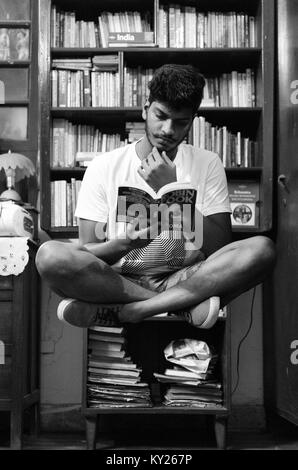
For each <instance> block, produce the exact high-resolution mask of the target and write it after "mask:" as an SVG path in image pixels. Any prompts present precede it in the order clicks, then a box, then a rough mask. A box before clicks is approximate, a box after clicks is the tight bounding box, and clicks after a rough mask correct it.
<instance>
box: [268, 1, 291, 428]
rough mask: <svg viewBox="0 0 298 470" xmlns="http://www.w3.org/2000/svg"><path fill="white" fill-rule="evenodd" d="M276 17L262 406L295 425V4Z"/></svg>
mask: <svg viewBox="0 0 298 470" xmlns="http://www.w3.org/2000/svg"><path fill="white" fill-rule="evenodd" d="M277 13H278V14H277V18H278V103H277V107H276V109H277V111H278V114H277V140H276V147H277V175H276V177H277V182H278V181H279V184H276V188H277V194H276V196H277V200H276V202H277V207H276V209H277V213H276V220H277V227H276V231H277V240H276V245H277V264H276V267H275V271H274V275H273V276H272V279H270V280H268V282H267V286H266V296H265V308H264V314H265V324H264V331H265V337H264V344H265V381H264V385H265V405H266V407H267V408H269V409H270V410H274V411H277V412H278V414H280V415H281V416H283V417H284V418H287V419H288V420H290V421H292V422H293V423H295V424H298V373H297V372H298V365H297V344H298V343H297V340H298V315H297V305H298V290H297V279H298V222H297V216H296V215H297V212H298V158H297V148H298V134H297V126H298V99H297V96H298V93H297V90H298V86H297V85H298V60H297V50H298V28H297V24H298V3H297V1H296V0H279V1H278V12H277ZM279 176H281V179H280V180H278V177H279Z"/></svg>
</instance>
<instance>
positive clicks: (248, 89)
mask: <svg viewBox="0 0 298 470" xmlns="http://www.w3.org/2000/svg"><path fill="white" fill-rule="evenodd" d="M76 64H77V67H78V69H77V70H74V67H75V66H76ZM80 64H83V62H82V61H80V62H76V60H73V61H72V62H69V61H65V62H64V64H63V63H62V62H60V63H59V65H58V64H57V62H56V63H55V66H56V68H54V69H52V71H51V92H52V106H53V107H117V106H120V101H121V98H120V93H121V91H120V77H119V73H118V72H117V71H116V72H111V71H102V70H100V69H99V68H98V69H97V70H95V69H94V68H93V69H92V70H90V69H89V67H86V68H84V69H83V70H82V69H80V67H82V65H80ZM67 67H68V68H69V69H67ZM153 72H154V70H153V69H152V68H144V67H141V66H138V67H135V68H130V67H126V66H125V67H124V83H123V90H122V93H123V96H124V106H127V107H135V106H143V104H144V103H145V101H146V99H147V97H148V83H149V81H150V80H151V78H152V75H153ZM201 106H202V107H254V106H256V89H255V73H254V70H253V69H250V68H247V69H246V70H245V72H237V71H236V70H233V71H232V72H230V73H223V74H221V75H220V76H217V77H206V86H205V87H204V95H203V100H202V103H201Z"/></svg>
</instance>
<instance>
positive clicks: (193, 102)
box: [148, 64, 205, 113]
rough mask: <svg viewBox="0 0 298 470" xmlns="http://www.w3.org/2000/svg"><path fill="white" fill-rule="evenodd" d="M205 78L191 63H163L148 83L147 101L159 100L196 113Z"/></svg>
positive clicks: (201, 96) (172, 106)
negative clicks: (190, 109)
mask: <svg viewBox="0 0 298 470" xmlns="http://www.w3.org/2000/svg"><path fill="white" fill-rule="evenodd" d="M204 86H205V79H204V77H203V75H202V74H200V73H199V71H198V70H197V69H196V68H195V67H193V66H192V65H181V64H165V65H162V66H161V67H159V68H158V69H157V70H156V71H155V72H154V75H153V77H152V80H151V81H150V82H149V84H148V88H149V92H150V93H149V98H148V100H149V103H150V104H151V103H152V101H160V102H163V103H167V104H168V105H169V106H170V107H171V108H174V109H179V108H181V107H188V108H192V110H193V112H194V113H196V112H197V110H198V108H199V106H200V104H201V101H202V98H203V89H204Z"/></svg>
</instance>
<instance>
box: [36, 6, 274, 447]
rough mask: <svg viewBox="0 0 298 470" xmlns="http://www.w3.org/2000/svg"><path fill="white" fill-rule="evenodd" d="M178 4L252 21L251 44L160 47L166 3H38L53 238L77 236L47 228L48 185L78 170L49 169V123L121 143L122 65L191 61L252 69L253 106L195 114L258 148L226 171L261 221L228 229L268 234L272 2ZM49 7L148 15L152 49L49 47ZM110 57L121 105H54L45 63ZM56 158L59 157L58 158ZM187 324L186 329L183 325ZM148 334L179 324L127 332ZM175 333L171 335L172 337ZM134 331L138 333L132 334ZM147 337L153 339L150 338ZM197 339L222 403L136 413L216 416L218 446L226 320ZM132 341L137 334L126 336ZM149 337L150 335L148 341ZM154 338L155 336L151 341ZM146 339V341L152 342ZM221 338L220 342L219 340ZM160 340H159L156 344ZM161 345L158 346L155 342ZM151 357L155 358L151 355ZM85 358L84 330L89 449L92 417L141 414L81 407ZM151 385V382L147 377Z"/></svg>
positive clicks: (90, 15) (206, 66)
mask: <svg viewBox="0 0 298 470" xmlns="http://www.w3.org/2000/svg"><path fill="white" fill-rule="evenodd" d="M176 3H177V4H179V5H181V6H188V5H190V6H195V7H196V8H197V10H198V11H200V12H202V13H206V12H208V11H213V12H216V11H220V12H226V13H227V12H232V11H234V12H237V13H238V14H240V13H244V14H247V15H248V16H254V17H255V25H256V26H255V37H256V40H255V43H254V45H253V46H251V47H243V45H242V46H241V45H240V47H206V46H204V47H201V48H198V47H179V48H178V47H160V44H161V38H160V36H159V31H160V29H159V26H158V25H159V21H158V19H159V16H158V11H159V8H160V5H166V6H167V7H169V6H170V5H172V4H173V2H171V1H170V0H164V1H163V2H162V1H161V0H144V1H142V2H139V1H137V0H129V1H127V2H125V3H124V2H121V1H120V0H102V1H101V2H100V6H99V4H98V2H97V1H95V0H86V1H85V2H83V3H82V2H81V1H79V0H53V1H50V0H39V5H40V35H39V43H40V54H39V70H40V97H41V114H40V115H41V140H40V148H41V207H42V210H41V227H42V228H43V229H44V230H45V231H46V232H48V233H49V235H50V236H52V237H57V238H62V237H66V238H73V237H77V234H78V232H77V227H75V226H53V224H52V223H51V207H52V203H53V198H52V195H51V182H54V181H56V180H66V181H68V182H70V181H71V178H76V179H78V180H81V179H82V177H83V174H84V169H83V168H79V167H76V166H72V167H67V168H66V167H56V168H54V167H53V166H52V163H51V162H52V147H53V143H52V125H53V120H54V119H66V120H69V121H71V122H72V124H75V125H78V124H82V125H94V126H96V127H97V128H100V129H101V130H102V131H103V132H119V133H120V134H121V135H122V137H125V124H126V122H128V121H139V122H141V121H142V116H141V111H142V108H141V106H130V107H128V106H124V81H125V67H129V68H138V67H146V68H153V69H155V68H157V67H158V66H160V65H162V64H164V63H173V62H175V63H185V64H187V63H192V64H194V65H196V66H197V67H198V68H199V70H200V71H201V72H202V73H203V74H204V75H205V76H206V77H207V76H219V75H220V74H223V73H226V74H230V73H231V72H232V71H238V72H239V73H244V72H245V70H246V69H247V68H250V69H251V70H253V71H254V77H255V106H253V107H252V106H251V107H247V106H241V107H239V106H233V107H232V106H211V107H210V106H204V105H202V106H201V108H200V109H199V113H198V115H199V116H204V117H205V118H206V120H207V121H208V122H210V123H211V124H212V126H227V128H228V129H229V131H230V132H232V133H233V134H236V133H237V132H241V133H242V135H243V136H245V137H247V138H249V139H250V140H253V141H255V142H257V146H258V154H257V158H256V159H255V161H254V165H253V166H252V167H250V168H245V167H239V166H233V167H227V168H226V173H227V177H228V181H239V180H240V181H254V182H257V183H258V185H259V189H260V198H259V199H260V204H259V211H260V220H259V226H258V227H257V228H254V229H253V230H250V231H249V230H248V228H246V229H237V230H236V229H235V230H234V232H235V233H234V235H235V237H244V236H247V235H249V234H257V233H267V232H270V230H271V228H272V184H273V183H272V175H273V109H274V108H273V107H274V101H273V97H274V96H273V91H274V84H273V78H274V2H272V1H271V0H252V1H250V2H246V1H245V0H227V1H225V2H222V1H220V0H200V1H194V0H180V1H179V2H176ZM52 5H55V6H56V7H57V8H60V9H61V10H63V11H75V12H76V14H77V18H78V19H80V20H84V21H90V20H92V21H95V22H96V21H97V18H98V14H99V12H100V11H114V12H118V11H125V10H137V11H140V12H143V13H144V12H146V11H150V12H151V13H152V17H151V27H152V31H153V33H154V39H155V42H156V45H155V46H154V47H131V46H129V47H121V46H119V47H115V46H114V47H109V48H106V47H105V48H103V47H85V48H82V47H79V48H78V47H53V46H52V45H51V36H52V35H53V31H52V30H51V8H52ZM111 53H114V54H117V56H118V63H119V69H118V70H119V89H120V102H119V106H117V107H92V106H91V107H90V106H76V107H67V106H63V107H59V106H58V107H57V106H55V107H53V106H52V98H51V90H52V86H53V83H52V81H51V70H52V63H53V61H54V60H57V59H79V58H81V59H86V58H93V57H94V56H95V55H106V54H111ZM61 158H62V156H61ZM186 326H187V325H186ZM134 328H136V329H140V334H141V330H142V329H143V328H145V329H146V335H147V331H148V329H151V328H152V329H153V330H154V331H155V333H156V334H157V335H158V337H160V335H162V333H165V334H166V336H165V337H167V339H169V335H170V336H171V337H173V335H174V336H175V334H176V333H177V330H178V331H179V333H180V334H181V333H182V323H178V325H177V324H175V322H172V321H170V320H168V319H166V320H160V321H155V320H152V321H148V322H144V323H143V324H141V325H138V326H135V327H132V331H133V329H134ZM175 332H176V333H175ZM138 333H139V332H138ZM155 333H154V334H155ZM193 334H196V335H198V336H201V335H202V337H204V338H207V339H208V340H210V341H215V343H216V344H217V348H218V350H219V353H220V355H221V367H222V380H223V385H224V405H223V407H222V409H221V410H218V409H211V408H208V409H194V408H181V409H180V408H179V409H173V408H171V409H169V408H166V407H164V406H162V405H161V404H159V403H158V402H157V403H156V405H155V406H154V407H153V408H152V409H145V408H144V410H142V413H145V414H148V413H149V414H150V413H158V414H167V413H177V414H179V413H190V414H212V415H214V416H215V432H216V437H217V444H218V446H219V447H220V448H224V446H225V439H226V419H227V417H228V414H229V410H230V378H229V365H228V363H229V354H230V343H229V319H228V320H227V321H223V322H218V324H216V325H215V327H213V328H212V329H211V330H210V331H208V332H202V331H201V330H196V332H195V333H193ZM132 336H133V337H134V338H135V337H137V336H138V334H133V335H132ZM151 336H152V335H151ZM153 336H154V335H153ZM153 336H152V337H153ZM220 338H221V339H220ZM160 341H161V342H162V341H163V340H160ZM160 344H161V343H160ZM160 344H159V347H157V345H156V344H154V345H152V346H151V349H150V351H155V350H156V351H157V352H156V354H158V355H159V359H156V361H155V362H154V363H152V362H151V365H150V364H149V365H146V366H145V368H146V371H147V372H146V374H147V376H148V378H149V376H150V377H151V376H152V371H153V367H154V368H155V366H158V364H159V363H160V360H161V347H160ZM138 347H140V348H141V349H140V351H139V352H138V351H137V350H136V355H137V356H138V354H140V355H141V356H142V354H143V355H144V352H143V353H142V344H138V345H136V348H138ZM154 354H155V353H154ZM86 355H87V332H85V345H84V378H83V407H82V408H83V413H84V414H85V416H86V420H87V443H88V447H89V448H93V447H94V445H95V438H96V423H97V416H98V414H101V413H132V414H133V413H140V409H137V410H134V409H122V410H119V409H117V410H113V409H111V408H110V409H100V410H94V409H90V408H88V405H87V401H86ZM150 380H151V379H150Z"/></svg>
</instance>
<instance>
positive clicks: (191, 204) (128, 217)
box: [116, 182, 197, 238]
mask: <svg viewBox="0 0 298 470" xmlns="http://www.w3.org/2000/svg"><path fill="white" fill-rule="evenodd" d="M196 196H197V190H196V189H195V188H194V187H193V186H192V185H191V184H190V183H181V182H174V183H169V184H167V185H165V186H163V187H162V188H161V189H160V190H159V191H158V192H157V193H154V191H153V190H151V192H149V190H148V192H147V191H145V190H144V189H143V188H141V187H138V186H129V185H123V186H120V187H119V188H118V200H117V213H116V222H130V221H132V220H136V219H137V220H138V223H139V229H144V228H147V227H148V226H154V225H157V224H158V225H159V229H160V231H161V232H162V231H170V232H171V231H180V232H181V231H185V232H193V230H194V223H195V205H196ZM150 238H154V237H151V236H150Z"/></svg>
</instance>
